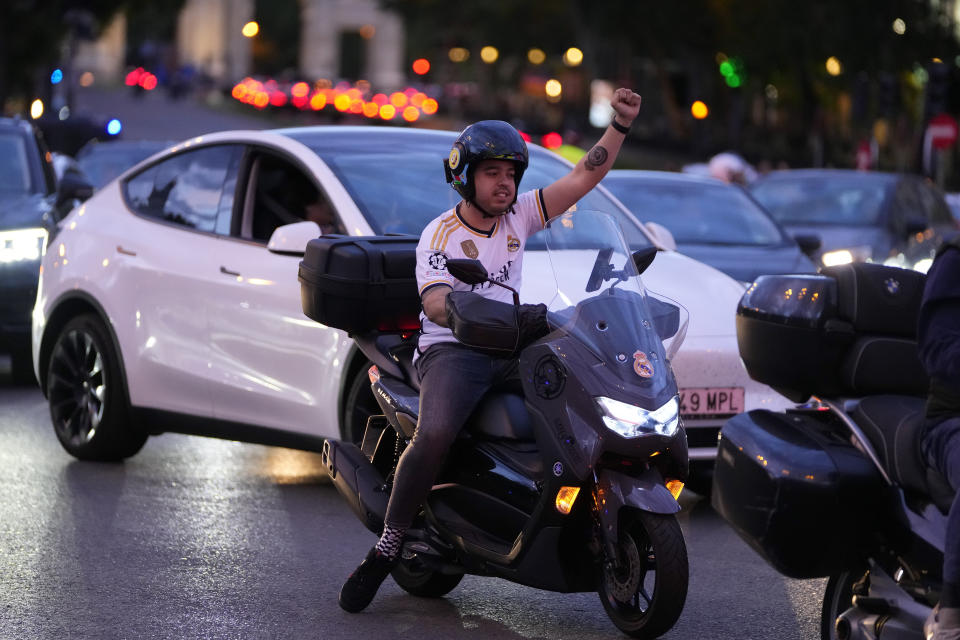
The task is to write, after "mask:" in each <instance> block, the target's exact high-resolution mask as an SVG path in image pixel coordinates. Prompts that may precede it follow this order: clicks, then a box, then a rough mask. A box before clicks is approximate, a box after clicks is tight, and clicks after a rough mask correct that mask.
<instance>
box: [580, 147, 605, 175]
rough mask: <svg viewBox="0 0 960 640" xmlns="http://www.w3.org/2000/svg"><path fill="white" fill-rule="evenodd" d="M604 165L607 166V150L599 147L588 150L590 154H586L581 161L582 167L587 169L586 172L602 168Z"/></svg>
mask: <svg viewBox="0 0 960 640" xmlns="http://www.w3.org/2000/svg"><path fill="white" fill-rule="evenodd" d="M605 164H607V150H606V149H605V148H604V147H601V146H600V145H597V146H595V147H594V148H593V149H590V153H588V154H587V157H586V158H585V159H584V161H583V166H584V167H586V168H587V171H593V170H594V169H596V168H597V167H602V166H603V165H605Z"/></svg>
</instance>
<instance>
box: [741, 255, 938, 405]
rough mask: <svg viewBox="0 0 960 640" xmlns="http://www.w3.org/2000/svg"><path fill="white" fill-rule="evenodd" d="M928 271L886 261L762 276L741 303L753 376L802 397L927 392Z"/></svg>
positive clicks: (744, 354) (744, 351)
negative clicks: (923, 318)
mask: <svg viewBox="0 0 960 640" xmlns="http://www.w3.org/2000/svg"><path fill="white" fill-rule="evenodd" d="M923 284H924V276H923V274H921V273H918V272H915V271H909V270H906V269H898V268H895V267H886V266H883V265H878V264H850V265H843V266H842V267H833V268H829V269H824V270H823V272H822V274H820V275H782V276H761V277H760V278H758V279H757V281H756V282H754V283H753V284H752V285H751V286H750V288H749V289H748V290H747V291H746V293H744V295H743V298H742V299H741V300H740V304H739V305H738V307H737V319H736V323H737V344H738V346H739V348H740V357H741V359H742V360H743V363H744V365H745V366H746V368H747V372H748V373H749V374H750V377H751V378H753V379H754V380H757V381H759V382H763V383H764V384H768V385H770V386H771V387H773V388H774V389H776V390H777V391H779V392H781V393H783V394H784V395H786V396H787V397H789V398H791V399H792V400H795V401H797V402H803V401H804V400H806V399H807V398H809V397H810V396H811V395H821V396H837V395H850V396H862V395H868V394H878V393H899V394H903V393H906V394H914V395H923V394H925V393H926V389H927V377H926V374H925V373H924V371H923V367H922V365H921V363H920V358H919V355H918V352H917V346H916V335H915V334H916V326H917V314H918V312H919V308H920V297H921V295H922V293H923Z"/></svg>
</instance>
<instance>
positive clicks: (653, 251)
mask: <svg viewBox="0 0 960 640" xmlns="http://www.w3.org/2000/svg"><path fill="white" fill-rule="evenodd" d="M657 251H658V249H657V248H656V247H644V248H643V249H637V250H636V251H634V252H633V264H634V266H636V267H637V273H643V272H644V271H646V270H647V267H649V266H650V265H651V264H653V259H654V258H656V257H657Z"/></svg>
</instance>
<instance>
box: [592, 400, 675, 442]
mask: <svg viewBox="0 0 960 640" xmlns="http://www.w3.org/2000/svg"><path fill="white" fill-rule="evenodd" d="M594 400H596V401H597V406H598V407H600V413H601V414H602V416H603V424H605V425H607V428H608V429H610V430H611V431H613V432H614V433H618V434H620V435H621V436H623V437H624V438H636V437H638V436H642V435H646V434H651V433H656V434H659V435H662V436H672V435H673V434H675V433H676V432H677V427H678V426H679V424H680V402H679V400H678V399H677V397H676V396H674V397H672V398H670V400H668V401H667V403H666V404H664V405H663V406H662V407H660V408H659V409H654V410H653V411H648V410H647V409H642V408H640V407H637V406H634V405H632V404H627V403H625V402H620V401H619V400H614V399H613V398H605V397H603V396H601V397H598V398H594Z"/></svg>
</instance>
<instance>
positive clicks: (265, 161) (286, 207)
mask: <svg viewBox="0 0 960 640" xmlns="http://www.w3.org/2000/svg"><path fill="white" fill-rule="evenodd" d="M249 189H250V192H249V194H248V196H247V199H248V201H249V204H250V207H249V211H248V214H247V215H245V217H244V223H243V225H242V228H241V234H240V235H241V236H242V237H245V238H251V239H253V240H257V241H260V242H267V241H268V240H269V239H270V236H271V235H272V234H273V232H274V230H275V229H276V228H277V227H279V226H282V225H285V224H292V223H295V222H303V221H304V220H310V221H313V222H316V223H317V225H318V226H319V227H320V231H321V233H322V234H323V235H329V234H331V233H344V226H343V224H342V223H341V222H340V220H339V218H338V217H337V214H336V211H335V210H334V208H333V205H332V203H331V202H330V200H329V198H328V197H327V196H326V195H325V194H324V193H323V191H322V190H320V189H319V188H317V186H316V184H315V183H314V181H313V180H312V179H311V178H310V177H309V176H308V175H306V174H305V173H304V172H303V171H302V170H301V169H299V168H297V167H296V166H295V165H294V164H292V163H290V162H288V161H286V160H284V159H282V158H279V157H277V156H272V155H268V154H261V155H259V156H258V157H256V158H255V159H254V161H253V162H252V163H251V169H250V186H249Z"/></svg>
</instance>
